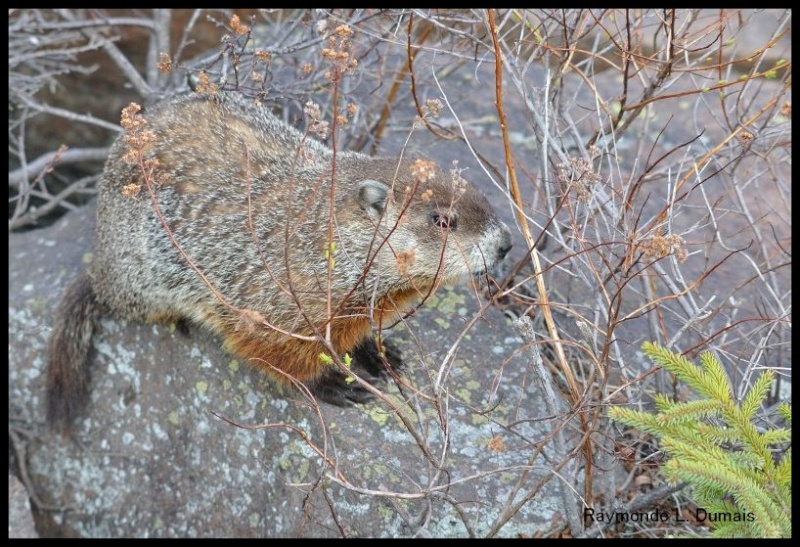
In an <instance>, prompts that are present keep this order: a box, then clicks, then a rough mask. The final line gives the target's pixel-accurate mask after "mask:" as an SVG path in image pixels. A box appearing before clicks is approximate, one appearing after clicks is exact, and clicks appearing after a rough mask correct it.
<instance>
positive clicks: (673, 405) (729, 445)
mask: <svg viewBox="0 0 800 547" xmlns="http://www.w3.org/2000/svg"><path fill="white" fill-rule="evenodd" d="M642 349H643V350H644V353H645V355H647V356H648V357H649V358H650V359H651V360H652V361H654V362H655V363H657V364H659V365H661V366H662V367H663V368H664V369H666V370H667V371H669V372H671V373H672V374H674V375H675V376H676V377H677V378H678V379H679V380H681V381H683V382H685V383H686V384H687V385H688V386H689V387H690V388H692V390H693V391H694V392H695V393H697V394H698V395H699V396H700V397H699V398H698V399H696V400H692V401H688V402H680V403H679V402H676V401H673V400H672V399H670V398H668V397H666V396H663V395H660V394H659V395H656V397H655V405H656V410H657V412H656V413H649V412H640V411H637V410H633V409H630V408H624V407H613V408H611V409H610V410H609V416H610V417H611V418H612V419H613V420H616V421H618V422H621V423H624V424H626V425H629V426H631V427H635V428H637V429H639V430H641V431H643V432H645V433H648V434H650V435H652V436H654V437H656V438H658V439H660V442H661V448H662V449H663V450H664V452H665V453H666V454H667V455H668V456H669V457H670V458H669V460H668V461H667V463H665V464H664V466H663V468H662V470H663V472H664V474H665V476H666V478H667V479H668V480H670V481H671V482H687V483H689V484H690V485H691V493H692V496H693V497H694V498H695V501H696V503H697V506H698V507H701V508H703V509H704V510H706V511H708V512H709V513H713V514H719V515H734V514H737V515H739V516H741V515H745V516H747V518H745V519H744V520H740V519H736V520H733V519H728V520H726V519H719V520H717V522H715V523H714V526H715V528H714V531H713V532H712V536H714V537H791V534H792V524H791V520H790V515H791V507H792V503H791V482H792V475H791V449H790V448H789V449H786V451H785V453H784V454H783V457H782V458H780V459H779V458H777V456H776V454H780V449H781V448H783V447H785V446H786V445H788V444H790V443H791V430H789V429H787V428H770V429H764V430H763V431H760V430H759V428H758V427H756V425H755V420H756V415H757V413H758V411H759V410H760V409H761V408H762V405H763V402H764V399H765V398H766V397H767V395H768V394H769V391H770V387H771V386H772V382H773V380H774V374H773V372H772V371H771V370H766V371H765V372H764V373H762V374H761V376H759V377H758V378H757V379H756V380H755V382H754V383H753V385H752V386H751V388H750V390H749V391H748V392H747V394H746V395H745V397H744V398H743V400H742V401H741V403H738V404H737V403H736V402H735V401H734V397H733V393H734V389H733V387H732V385H731V383H730V380H729V378H728V376H727V374H726V373H725V369H724V367H723V366H722V363H720V362H719V360H718V359H716V358H715V357H714V355H713V354H711V353H709V352H707V353H704V354H702V355H701V356H700V365H699V366H697V365H695V364H694V363H692V362H691V361H689V360H688V359H686V358H685V357H683V356H681V355H678V354H676V353H672V352H671V351H669V350H667V349H666V348H663V347H661V346H658V345H656V344H651V343H645V344H644V345H643V346H642ZM778 414H779V415H780V416H781V417H783V418H784V419H785V420H786V421H787V422H788V423H791V406H790V405H789V404H786V403H784V404H781V405H780V406H779V407H778ZM776 449H778V450H776Z"/></svg>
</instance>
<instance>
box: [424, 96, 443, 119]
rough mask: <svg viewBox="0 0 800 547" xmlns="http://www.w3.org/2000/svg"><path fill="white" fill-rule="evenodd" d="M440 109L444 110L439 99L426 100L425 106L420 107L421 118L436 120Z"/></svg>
mask: <svg viewBox="0 0 800 547" xmlns="http://www.w3.org/2000/svg"><path fill="white" fill-rule="evenodd" d="M442 108H444V105H443V104H442V101H440V100H439V99H428V100H426V101H425V104H424V105H422V117H423V118H438V117H439V114H441V112H442Z"/></svg>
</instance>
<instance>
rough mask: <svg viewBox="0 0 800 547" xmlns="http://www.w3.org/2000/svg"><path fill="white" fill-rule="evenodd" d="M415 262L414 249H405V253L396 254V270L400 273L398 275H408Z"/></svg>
mask: <svg viewBox="0 0 800 547" xmlns="http://www.w3.org/2000/svg"><path fill="white" fill-rule="evenodd" d="M416 260H417V251H416V249H406V250H405V251H402V252H400V253H397V269H398V271H399V272H400V275H404V276H407V275H409V272H410V271H411V268H413V267H414V262H416Z"/></svg>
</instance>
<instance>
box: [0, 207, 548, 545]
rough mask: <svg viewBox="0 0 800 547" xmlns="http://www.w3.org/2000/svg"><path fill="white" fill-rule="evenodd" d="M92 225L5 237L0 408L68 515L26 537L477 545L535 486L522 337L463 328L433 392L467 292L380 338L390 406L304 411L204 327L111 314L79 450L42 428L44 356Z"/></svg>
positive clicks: (453, 294)
mask: <svg viewBox="0 0 800 547" xmlns="http://www.w3.org/2000/svg"><path fill="white" fill-rule="evenodd" d="M93 214H94V208H93V207H89V208H87V209H84V210H80V211H78V212H76V213H72V214H69V215H67V216H66V217H65V218H64V219H62V220H61V221H60V222H59V223H58V224H56V225H54V226H53V227H50V228H47V229H42V230H38V231H32V232H28V233H22V234H12V235H11V236H10V238H9V244H10V254H9V258H10V271H9V278H10V279H9V409H10V412H11V415H12V417H13V418H14V419H15V420H19V421H20V422H21V423H23V424H26V427H28V428H29V429H30V430H31V431H33V433H34V436H33V438H32V439H31V440H30V441H29V442H28V444H27V446H26V449H27V454H28V473H29V476H30V477H31V479H32V482H33V484H34V485H35V487H36V491H37V492H38V494H39V496H40V497H41V498H42V500H43V502H44V503H50V504H54V505H58V506H61V507H63V509H64V510H63V512H60V513H59V512H43V513H42V514H41V515H40V516H39V518H40V522H39V525H40V530H41V529H46V530H51V531H52V530H55V532H52V533H59V534H67V535H74V534H77V535H80V536H170V537H174V536H259V537H261V536H309V537H322V536H340V535H347V536H413V535H422V536H424V535H431V536H466V535H468V534H475V535H485V534H487V533H489V531H490V530H491V529H492V527H493V526H496V524H497V522H498V520H497V519H498V518H499V516H500V515H501V514H502V513H503V511H504V510H506V509H507V508H508V507H509V506H510V505H511V504H512V503H514V502H517V501H519V500H520V499H522V497H523V496H524V495H526V494H527V493H528V492H529V490H530V489H531V488H533V487H534V486H535V485H536V483H537V481H538V480H539V479H541V477H543V476H546V475H547V472H548V470H549V468H550V466H549V464H547V463H545V462H543V461H541V460H538V459H537V460H532V459H531V454H533V453H534V452H535V449H534V443H537V442H538V441H540V440H541V439H543V438H545V437H546V436H547V434H548V432H549V431H550V430H551V429H552V423H551V422H550V421H547V420H544V421H541V420H540V419H541V418H542V417H543V416H545V415H546V414H547V413H546V411H545V410H544V407H543V405H542V404H541V401H540V400H539V397H538V396H536V395H534V393H535V392H534V391H532V389H531V387H530V385H531V384H532V375H531V373H530V371H529V370H528V368H527V365H526V364H525V362H524V360H523V359H522V358H521V357H520V356H518V355H517V353H518V351H519V348H520V346H521V340H520V339H518V338H517V337H516V335H515V334H514V332H513V329H512V327H511V325H510V324H509V322H508V321H507V320H506V318H505V317H504V316H503V315H502V314H500V313H499V312H497V311H496V310H494V309H487V310H485V311H484V312H483V314H482V317H481V318H480V319H478V321H476V322H474V324H473V328H470V329H467V330H466V333H465V334H463V337H462V339H461V343H460V345H459V346H458V350H457V354H456V356H455V359H454V360H452V361H451V362H450V363H451V367H449V368H448V369H447V374H446V376H445V381H444V385H445V386H446V390H447V391H446V393H447V395H446V396H443V397H442V398H441V399H440V402H441V403H442V404H441V405H437V404H434V398H433V397H432V394H433V387H432V386H433V384H434V383H435V382H436V379H437V376H438V375H439V367H440V366H441V364H442V362H443V360H444V358H445V355H446V352H447V351H448V349H449V348H450V347H451V345H452V344H453V342H454V341H455V340H456V339H457V338H459V337H460V336H461V335H462V331H464V330H465V329H466V328H467V326H468V325H470V320H471V319H472V318H473V317H474V315H475V313H476V311H477V309H478V308H479V305H480V304H481V302H480V301H479V299H478V298H477V297H476V296H475V295H476V293H475V292H474V291H472V290H471V289H470V287H468V286H463V287H459V288H458V289H457V290H444V291H442V292H441V293H440V294H439V295H438V296H437V297H436V298H435V299H434V301H433V302H431V303H429V304H428V305H427V306H425V307H423V308H422V310H420V312H419V314H418V315H419V317H418V318H414V319H413V320H410V321H409V322H408V325H407V326H405V327H404V326H400V327H397V328H395V329H393V330H392V331H391V332H389V333H388V334H389V337H390V338H391V339H392V340H393V341H395V342H396V343H397V344H398V345H400V346H401V348H402V349H403V350H404V354H405V358H406V361H407V363H408V369H409V370H408V371H407V373H406V375H405V381H406V383H407V384H409V385H407V386H405V387H403V393H402V395H401V393H400V391H399V389H398V387H397V385H394V384H393V385H391V386H389V387H388V388H387V390H386V392H387V397H388V400H389V401H391V404H392V405H395V407H396V408H397V410H392V409H390V407H389V405H388V404H387V403H386V402H373V403H370V404H368V405H366V406H362V407H354V408H348V409H340V408H335V407H331V406H327V405H323V406H321V407H320V408H318V409H317V408H314V407H313V406H312V405H310V404H308V401H307V400H305V399H304V398H303V396H302V395H301V394H300V393H299V392H298V391H294V390H290V389H285V388H281V387H278V386H275V385H274V384H272V382H270V381H269V380H268V379H267V378H266V377H265V376H264V375H262V374H260V373H258V372H256V371H255V370H253V369H251V368H250V367H249V366H247V365H246V364H244V363H242V362H240V361H237V360H236V359H234V358H233V357H232V356H230V355H229V354H226V353H224V352H223V351H222V350H221V349H220V342H219V340H218V339H216V338H214V337H212V336H209V335H208V333H207V332H205V331H201V330H198V329H193V330H192V332H191V333H190V335H189V336H186V335H184V334H181V333H179V332H173V330H174V329H170V328H169V327H167V326H161V325H158V326H156V325H145V324H139V323H132V322H127V321H125V320H122V319H114V318H111V317H108V318H105V319H103V320H102V322H101V326H100V328H99V330H98V332H97V333H96V335H95V337H94V350H95V355H94V362H93V363H94V364H93V370H92V374H93V378H92V396H91V402H90V404H89V410H88V412H87V414H86V417H85V418H84V419H83V420H81V421H80V422H79V423H78V424H76V435H75V440H74V441H64V440H62V439H60V438H58V437H56V436H54V435H52V434H50V433H49V432H48V431H47V429H46V428H45V427H44V424H43V416H44V397H45V391H44V372H43V370H44V361H43V355H44V348H45V347H46V344H47V341H48V338H49V335H50V330H51V325H52V321H53V310H54V308H55V306H56V304H57V302H58V299H59V297H60V293H61V291H62V289H63V287H64V286H65V284H66V283H67V282H68V281H69V280H70V279H71V278H73V277H74V276H76V275H77V274H78V273H79V271H80V270H81V268H82V263H83V262H84V261H85V260H89V259H90V254H89V253H90V249H91V243H90V242H91V233H92V225H93ZM215 414H216V415H215ZM218 416H221V417H224V418H225V419H228V420H231V421H233V422H236V423H238V424H241V425H242V426H244V427H237V426H235V425H232V424H231V423H228V422H227V421H225V419H222V418H220V417H218ZM404 421H405V423H404ZM411 431H413V434H412V433H411ZM562 473H563V470H562ZM521 479H522V480H523V488H522V489H521V490H520V492H519V493H517V494H515V495H512V489H513V488H514V487H515V486H516V485H517V484H518V481H520V480H521ZM343 483H347V486H346V487H345V486H343V485H342V484H343ZM554 492H555V485H554V483H553V482H549V483H548V484H547V485H546V486H545V488H544V489H542V490H541V491H539V493H538V494H537V495H536V496H535V497H534V499H532V500H531V501H528V502H527V503H525V504H524V505H523V506H522V507H521V509H520V510H519V511H516V512H512V513H511V514H513V516H512V517H511V518H510V519H508V522H507V523H506V524H505V525H504V526H502V527H500V528H499V532H498V533H499V535H504V536H514V535H518V534H526V535H528V534H535V533H536V532H537V531H542V530H545V529H548V528H550V526H551V525H552V523H553V521H554V519H555V518H556V513H558V512H559V511H560V508H559V506H560V503H561V502H560V499H561V498H559V497H557V496H555V494H554ZM49 533H50V532H49Z"/></svg>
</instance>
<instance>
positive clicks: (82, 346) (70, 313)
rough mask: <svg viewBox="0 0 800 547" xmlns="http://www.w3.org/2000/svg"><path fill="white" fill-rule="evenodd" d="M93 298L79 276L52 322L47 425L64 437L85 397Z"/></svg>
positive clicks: (87, 282) (88, 284)
mask: <svg viewBox="0 0 800 547" xmlns="http://www.w3.org/2000/svg"><path fill="white" fill-rule="evenodd" d="M96 313H97V297H96V296H95V293H94V289H93V288H92V283H91V280H90V279H89V276H88V275H86V274H82V275H81V276H80V277H79V278H78V279H76V280H75V281H73V282H72V283H71V284H70V286H69V287H68V288H67V290H66V291H65V293H64V297H63V299H62V300H61V304H59V306H58V310H57V311H56V316H55V320H54V327H53V336H52V337H51V338H50V347H49V348H48V352H47V422H48V424H49V425H50V427H51V428H52V429H53V430H54V431H56V432H58V433H60V434H61V435H64V436H69V434H70V433H71V429H72V424H73V422H74V420H75V418H76V417H77V416H78V414H79V413H80V412H81V411H82V410H83V408H84V406H85V405H86V401H87V399H88V397H89V350H90V349H91V344H92V333H93V332H94V325H95V320H96V319H95V315H96Z"/></svg>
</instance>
